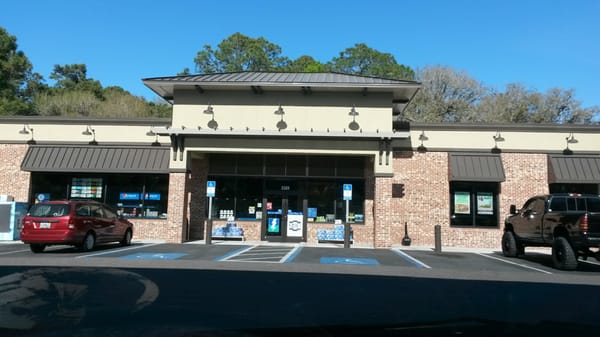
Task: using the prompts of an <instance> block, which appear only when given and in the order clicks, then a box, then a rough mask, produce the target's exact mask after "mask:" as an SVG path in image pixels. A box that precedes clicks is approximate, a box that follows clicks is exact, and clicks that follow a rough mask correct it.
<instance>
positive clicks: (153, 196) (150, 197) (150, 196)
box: [144, 193, 160, 200]
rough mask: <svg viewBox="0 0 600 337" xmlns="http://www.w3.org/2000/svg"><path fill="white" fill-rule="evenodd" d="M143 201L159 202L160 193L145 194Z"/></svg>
mask: <svg viewBox="0 0 600 337" xmlns="http://www.w3.org/2000/svg"><path fill="white" fill-rule="evenodd" d="M144 200H160V193H146V194H144Z"/></svg>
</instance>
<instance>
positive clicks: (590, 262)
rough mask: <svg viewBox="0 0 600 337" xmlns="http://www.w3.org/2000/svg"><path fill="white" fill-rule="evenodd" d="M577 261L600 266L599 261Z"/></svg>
mask: <svg viewBox="0 0 600 337" xmlns="http://www.w3.org/2000/svg"><path fill="white" fill-rule="evenodd" d="M579 262H583V263H589V264H593V265H596V266H600V263H598V262H593V261H589V260H579Z"/></svg>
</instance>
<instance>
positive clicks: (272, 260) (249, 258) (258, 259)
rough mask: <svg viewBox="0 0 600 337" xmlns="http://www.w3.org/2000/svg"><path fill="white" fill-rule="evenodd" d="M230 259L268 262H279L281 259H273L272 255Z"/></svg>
mask: <svg viewBox="0 0 600 337" xmlns="http://www.w3.org/2000/svg"><path fill="white" fill-rule="evenodd" d="M244 256H245V255H244ZM230 261H232V262H268V263H279V261H278V260H275V259H273V257H272V256H265V257H238V258H236V259H235V260H230Z"/></svg>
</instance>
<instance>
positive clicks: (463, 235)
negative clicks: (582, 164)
mask: <svg viewBox="0 0 600 337" xmlns="http://www.w3.org/2000/svg"><path fill="white" fill-rule="evenodd" d="M501 158H502V162H503V166H504V170H505V175H506V181H505V182H503V183H501V185H500V194H499V203H500V205H499V207H500V208H499V214H500V216H499V219H498V223H499V226H498V227H497V228H479V227H476V228H464V227H450V219H449V216H450V214H449V212H450V211H449V209H450V200H449V196H450V193H449V186H450V182H449V180H448V153H446V152H396V153H394V161H393V163H394V177H393V178H377V179H376V180H377V184H376V202H375V213H377V215H376V216H375V222H376V231H375V238H374V241H375V246H376V247H390V246H398V245H401V243H402V238H403V237H404V224H405V223H406V224H407V228H408V234H409V237H410V238H411V240H412V245H418V246H432V247H433V246H434V244H435V236H434V225H436V224H440V225H441V226H442V246H450V247H453V246H455V247H481V248H484V247H485V248H498V247H499V242H500V239H501V237H502V230H503V219H504V216H505V215H506V214H508V211H509V206H510V204H517V205H519V206H520V205H522V203H523V202H525V201H526V200H527V198H529V197H530V196H533V195H535V194H545V193H548V178H547V172H548V163H547V159H546V155H545V154H526V153H503V154H502V156H501ZM392 184H403V185H404V196H402V197H398V196H396V197H394V196H392V193H391V185H392Z"/></svg>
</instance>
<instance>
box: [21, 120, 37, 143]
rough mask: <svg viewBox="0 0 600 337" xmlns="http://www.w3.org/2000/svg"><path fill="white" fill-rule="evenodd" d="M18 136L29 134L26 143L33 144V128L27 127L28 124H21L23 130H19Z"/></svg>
mask: <svg viewBox="0 0 600 337" xmlns="http://www.w3.org/2000/svg"><path fill="white" fill-rule="evenodd" d="M19 134H22V135H29V134H31V138H29V140H28V141H27V144H35V139H33V128H32V127H30V126H29V124H23V128H22V129H21V130H19Z"/></svg>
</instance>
